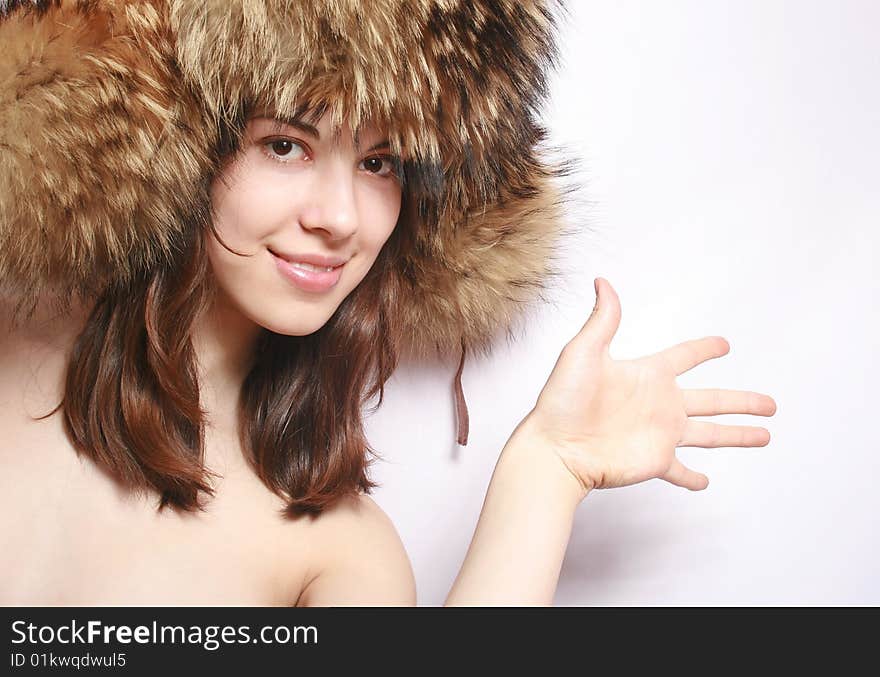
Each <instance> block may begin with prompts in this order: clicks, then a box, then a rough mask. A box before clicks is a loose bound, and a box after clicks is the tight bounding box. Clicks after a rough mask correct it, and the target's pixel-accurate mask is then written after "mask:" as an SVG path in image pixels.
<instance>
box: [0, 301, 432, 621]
mask: <svg viewBox="0 0 880 677" xmlns="http://www.w3.org/2000/svg"><path fill="white" fill-rule="evenodd" d="M80 308H81V307H80ZM3 310H4V311H7V310H8V309H3ZM83 313H84V310H82V309H80V312H78V313H74V314H73V315H71V316H68V317H62V318H59V317H53V316H52V313H50V312H48V311H46V310H45V309H43V310H41V311H40V312H39V313H38V315H37V316H36V317H35V319H34V321H32V322H29V323H28V324H27V325H26V326H25V327H19V328H17V329H16V330H15V331H10V328H9V326H8V323H7V326H5V327H3V328H2V334H0V429H2V430H3V439H2V444H0V467H2V469H3V472H2V473H0V534H2V538H0V541H2V547H0V571H2V572H3V576H2V577H0V604H4V605H19V604H22V605H25V604H41V605H42V604H50V605H119V604H123V605H140V604H143V605H147V604H150V605H154V604H155V605H187V604H198V605H201V604H212V605H213V604H228V605H260V606H264V605H265V606H276V605H277V606H282V605H294V604H306V603H308V601H309V600H308V596H307V595H303V592H304V591H305V590H307V589H308V587H309V583H311V582H312V581H313V580H315V579H316V578H317V576H318V574H319V573H325V575H326V576H330V575H332V573H333V572H335V571H339V572H344V571H346V570H348V571H350V572H351V574H352V575H353V577H352V578H351V580H353V581H354V582H355V585H351V586H348V587H346V585H345V584H344V580H343V581H342V582H341V583H340V584H339V585H338V586H337V587H338V590H337V593H336V594H335V596H334V600H333V603H340V604H341V603H351V604H362V603H390V604H395V603H399V604H413V603H414V602H415V587H414V582H413V576H412V571H411V569H410V568H409V562H408V561H407V560H406V557H405V554H403V546H402V544H401V543H400V540H399V538H398V537H397V534H396V532H395V531H394V528H393V526H392V525H391V523H390V521H389V520H388V518H387V517H386V516H385V515H384V513H382V511H381V510H380V509H379V508H378V506H376V504H375V503H374V502H373V501H372V500H371V499H370V498H368V497H365V496H358V497H352V498H350V499H347V500H344V501H342V502H341V503H340V504H339V505H337V506H336V507H335V508H333V509H331V510H328V511H327V512H325V513H324V514H323V515H322V516H321V517H319V518H317V519H312V518H307V517H306V518H300V519H295V520H291V519H287V518H283V517H281V516H280V515H279V510H280V509H281V508H282V507H283V501H282V500H281V498H279V497H278V496H276V495H274V494H272V493H271V492H270V491H269V490H268V489H266V487H265V486H264V485H263V484H262V483H261V482H260V480H259V479H258V478H257V477H256V475H255V474H254V472H253V470H252V469H251V468H250V467H249V466H248V465H247V463H246V462H245V461H244V458H243V456H242V454H241V449H240V447H239V445H238V442H237V440H236V437H235V431H234V430H232V429H229V428H224V426H223V425H222V424H212V425H210V426H209V429H208V432H207V435H206V445H205V447H206V465H207V466H208V468H209V469H211V470H212V471H214V472H216V473H218V474H219V475H220V476H219V477H218V478H217V479H216V480H215V482H214V486H215V491H216V493H215V496H214V498H213V499H211V500H209V501H207V502H206V510H205V511H204V512H202V513H193V514H183V513H179V512H173V511H170V510H163V511H162V512H161V513H160V512H157V511H156V500H157V496H156V494H155V493H153V494H149V495H137V494H134V493H130V492H129V491H127V490H126V489H125V488H124V487H121V486H119V485H118V484H117V483H116V482H115V481H114V480H113V479H112V478H110V477H109V476H108V475H106V474H105V473H104V472H103V471H102V470H100V469H99V468H98V467H97V466H96V465H95V464H94V463H93V462H92V461H91V460H89V459H87V458H84V457H82V458H81V457H79V456H77V454H76V452H75V450H74V448H73V446H72V445H71V444H70V442H69V441H68V439H67V437H66V436H65V434H64V430H63V427H62V420H61V414H60V413H56V414H55V415H53V416H51V417H49V418H48V419H44V420H39V421H35V420H33V418H34V417H35V416H40V415H42V414H45V413H47V412H48V411H51V409H52V408H53V407H54V406H55V405H56V404H57V403H58V401H59V398H60V394H61V392H62V383H63V377H64V367H65V363H66V359H67V354H68V351H69V349H70V346H71V345H72V342H73V339H74V337H75V335H76V333H77V331H78V327H79V326H81V323H82V321H83V318H84V317H85V315H84V314H83ZM2 317H3V318H4V319H6V318H8V312H4V313H3V314H2ZM206 351H207V349H206ZM222 364H223V360H222V359H219V358H218V359H217V360H216V362H215V364H214V365H213V366H214V372H213V377H214V380H213V381H212V382H211V383H212V386H211V387H210V388H206V390H208V391H210V392H211V393H212V394H213V398H215V399H214V400H213V401H214V402H215V403H216V402H218V401H219V402H222V401H228V400H229V399H230V398H228V395H229V392H228V389H230V388H233V387H234V385H235V384H234V379H233V378H231V374H229V373H224V372H223V369H222V368H221V365H222ZM224 379H225V380H224ZM208 399H209V400H210V399H211V398H208ZM232 401H234V400H232ZM212 413H213V417H212V418H213V420H215V421H229V420H232V417H228V416H227V415H226V414H227V412H225V411H222V410H220V409H218V408H216V406H215V408H214V409H213V410H212ZM361 533H364V534H369V539H368V540H366V542H359V536H358V535H359V534H361ZM365 539H366V537H365ZM365 539H361V540H365ZM355 553H356V554H358V555H359V556H358V557H352V556H351V555H352V554H355ZM389 553H390V557H389ZM361 571H366V572H367V575H366V576H363V575H359V572H361ZM370 571H372V573H370ZM327 572H329V573H327Z"/></svg>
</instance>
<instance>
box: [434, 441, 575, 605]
mask: <svg viewBox="0 0 880 677" xmlns="http://www.w3.org/2000/svg"><path fill="white" fill-rule="evenodd" d="M518 432H519V429H518ZM518 432H515V433H514V434H513V435H512V436H511V438H510V439H509V440H508V442H507V444H506V445H505V447H504V450H503V451H502V453H501V456H500V458H499V459H498V463H497V465H496V466H495V472H494V473H493V475H492V480H491V482H490V484H489V489H488V491H487V492H486V498H485V500H484V502H483V510H482V512H481V513H480V519H479V522H478V523H477V528H476V530H475V532H474V537H473V540H472V541H471V544H470V548H468V552H467V556H466V557H465V560H464V563H463V565H462V567H461V570H460V571H459V574H458V577H457V578H456V580H455V583H454V584H453V586H452V589H451V590H450V592H449V596H448V597H447V599H446V605H447V606H452V605H468V604H488V605H512V604H518V605H536V604H538V605H545V604H552V603H553V595H554V593H555V592H556V584H557V582H558V580H559V571H560V569H561V567H562V560H563V558H564V556H565V550H566V548H567V547H568V539H569V537H570V535H571V525H572V520H573V519H574V511H575V508H577V506H578V504H579V503H580V502H581V501H582V500H583V499H584V498H585V497H586V495H587V493H588V491H587V489H586V488H585V487H584V486H583V485H582V484H581V483H580V482H579V481H578V479H577V478H576V477H575V476H574V475H573V474H572V473H571V472H569V471H568V470H567V468H566V467H565V465H564V464H563V463H562V462H561V460H560V459H559V458H558V457H557V456H556V455H555V454H554V453H553V452H552V451H551V450H549V449H541V448H536V446H535V443H531V442H530V440H529V436H528V435H524V434H518Z"/></svg>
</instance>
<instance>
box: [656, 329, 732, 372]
mask: <svg viewBox="0 0 880 677" xmlns="http://www.w3.org/2000/svg"><path fill="white" fill-rule="evenodd" d="M729 352H730V344H729V343H728V342H727V341H726V340H725V339H724V338H722V337H721V336H707V337H706V338H701V339H694V340H692V341H685V342H684V343H679V344H678V345H675V346H672V347H671V348H667V349H666V350H661V351H660V352H659V353H656V354H655V355H654V356H655V357H661V358H663V359H664V360H666V362H667V363H668V364H669V366H670V367H672V369H673V370H674V371H675V373H676V374H677V375H681V374H683V373H684V372H686V371H688V370H690V369H693V368H694V367H696V366H697V365H698V364H702V363H703V362H705V361H706V360H711V359H714V358H716V357H722V356H724V355H727V353H729Z"/></svg>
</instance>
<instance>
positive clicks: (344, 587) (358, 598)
mask: <svg viewBox="0 0 880 677" xmlns="http://www.w3.org/2000/svg"><path fill="white" fill-rule="evenodd" d="M315 527H316V528H315V529H313V536H314V539H315V541H314V543H313V546H314V547H313V552H314V553H315V560H316V561H315V565H314V567H313V570H312V571H311V572H310V577H309V580H307V582H306V585H305V588H304V589H303V591H302V593H301V594H300V597H299V600H298V602H297V606H336V605H339V606H351V605H355V606H358V605H371V606H372V605H395V606H396V605H403V606H406V605H414V604H415V603H416V586H415V577H414V576H413V571H412V566H411V565H410V561H409V557H408V556H407V554H406V550H405V549H404V547H403V542H402V541H401V540H400V536H399V535H398V533H397V529H396V528H395V527H394V524H393V523H392V522H391V519H390V518H389V517H388V515H387V514H385V511H384V510H382V508H381V507H379V505H378V504H377V503H376V502H375V501H374V500H373V499H372V498H370V497H369V496H367V495H365V494H357V495H355V496H349V497H346V498H344V499H342V500H340V501H339V502H338V503H337V504H336V505H335V506H334V507H332V508H330V509H328V510H326V511H325V512H324V513H323V514H322V515H321V516H320V517H319V518H318V520H317V523H316V524H315Z"/></svg>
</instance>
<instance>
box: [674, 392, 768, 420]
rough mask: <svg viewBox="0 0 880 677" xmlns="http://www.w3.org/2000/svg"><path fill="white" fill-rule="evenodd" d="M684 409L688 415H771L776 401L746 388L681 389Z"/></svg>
mask: <svg viewBox="0 0 880 677" xmlns="http://www.w3.org/2000/svg"><path fill="white" fill-rule="evenodd" d="M682 394H683V395H684V409H685V412H686V413H687V415H688V416H716V415H717V414H753V415H755V416H773V414H775V413H776V402H775V401H774V399H773V398H772V397H769V396H768V395H762V394H761V393H755V392H751V391H746V390H720V389H718V388H708V389H688V390H683V391H682Z"/></svg>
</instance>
